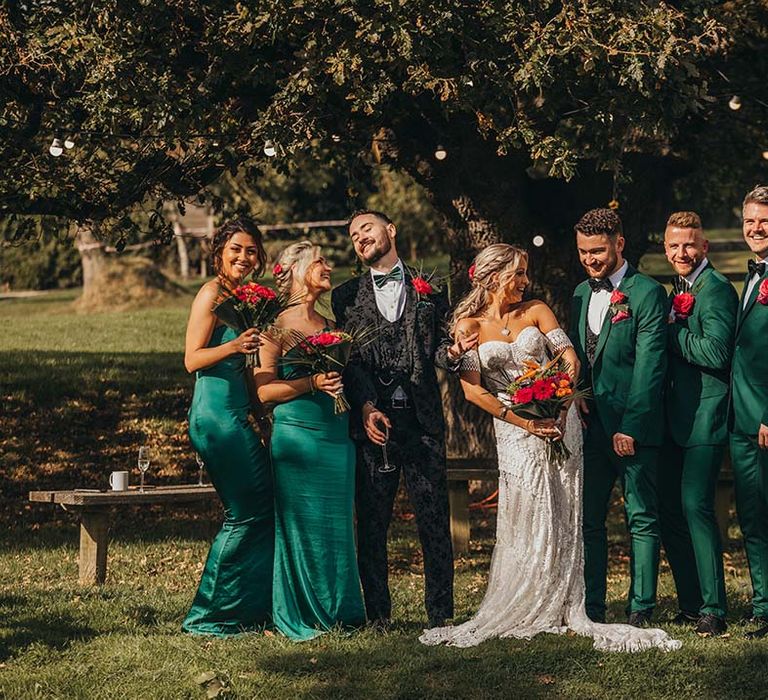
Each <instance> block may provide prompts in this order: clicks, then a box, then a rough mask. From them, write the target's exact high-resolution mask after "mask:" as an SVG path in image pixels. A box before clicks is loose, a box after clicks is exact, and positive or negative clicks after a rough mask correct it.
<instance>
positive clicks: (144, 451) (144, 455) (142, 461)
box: [138, 445, 149, 493]
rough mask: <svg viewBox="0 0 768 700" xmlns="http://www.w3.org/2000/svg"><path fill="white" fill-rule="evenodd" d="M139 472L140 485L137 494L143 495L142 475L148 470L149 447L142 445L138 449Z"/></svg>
mask: <svg viewBox="0 0 768 700" xmlns="http://www.w3.org/2000/svg"><path fill="white" fill-rule="evenodd" d="M138 466H139V471H140V472H141V484H140V485H139V493H144V474H146V472H147V469H149V447H147V446H146V445H143V446H142V447H140V448H139V459H138Z"/></svg>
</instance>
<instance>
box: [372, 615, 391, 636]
mask: <svg viewBox="0 0 768 700" xmlns="http://www.w3.org/2000/svg"><path fill="white" fill-rule="evenodd" d="M368 626H369V627H370V628H371V629H372V630H373V631H374V632H376V633H378V634H386V633H387V632H389V630H391V629H392V620H390V619H389V618H388V617H377V618H376V619H375V620H371V621H370V622H369V623H368Z"/></svg>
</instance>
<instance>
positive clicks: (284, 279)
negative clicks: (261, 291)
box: [275, 241, 320, 296]
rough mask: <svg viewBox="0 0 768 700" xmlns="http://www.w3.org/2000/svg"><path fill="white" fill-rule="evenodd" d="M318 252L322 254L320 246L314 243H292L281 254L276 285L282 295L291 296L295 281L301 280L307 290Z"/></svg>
mask: <svg viewBox="0 0 768 700" xmlns="http://www.w3.org/2000/svg"><path fill="white" fill-rule="evenodd" d="M318 252H320V246H319V245H317V244H315V243H312V241H299V242H298V243H291V245H289V246H288V247H287V248H284V249H283V250H282V251H281V252H280V255H278V256H277V260H276V261H275V267H276V268H277V269H278V270H279V272H277V273H275V284H276V285H277V288H278V290H279V291H280V293H281V294H283V295H285V296H290V295H291V291H292V290H293V282H294V280H299V281H300V282H301V284H303V285H304V287H305V288H306V286H307V273H308V272H309V266H310V265H311V264H312V261H313V260H315V258H316V257H317V253H318ZM278 265H279V267H277V266H278Z"/></svg>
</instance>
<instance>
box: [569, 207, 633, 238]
mask: <svg viewBox="0 0 768 700" xmlns="http://www.w3.org/2000/svg"><path fill="white" fill-rule="evenodd" d="M573 230H574V231H575V232H576V233H581V234H583V235H584V236H620V235H622V226H621V219H620V218H619V215H618V214H617V213H616V212H615V211H613V209H590V210H589V211H588V212H587V213H586V214H584V216H582V217H581V218H580V219H579V221H578V223H577V224H576V225H575V226H574V227H573Z"/></svg>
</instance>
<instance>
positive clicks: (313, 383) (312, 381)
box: [309, 374, 317, 394]
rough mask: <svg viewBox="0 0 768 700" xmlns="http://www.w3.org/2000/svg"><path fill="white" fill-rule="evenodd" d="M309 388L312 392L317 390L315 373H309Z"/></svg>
mask: <svg viewBox="0 0 768 700" xmlns="http://www.w3.org/2000/svg"><path fill="white" fill-rule="evenodd" d="M309 390H310V391H311V392H312V393H313V394H314V393H315V392H316V391H317V382H316V381H315V375H314V374H310V375H309Z"/></svg>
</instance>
